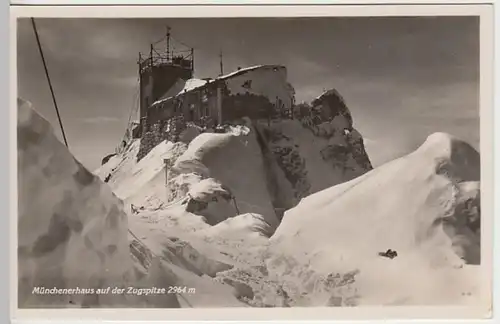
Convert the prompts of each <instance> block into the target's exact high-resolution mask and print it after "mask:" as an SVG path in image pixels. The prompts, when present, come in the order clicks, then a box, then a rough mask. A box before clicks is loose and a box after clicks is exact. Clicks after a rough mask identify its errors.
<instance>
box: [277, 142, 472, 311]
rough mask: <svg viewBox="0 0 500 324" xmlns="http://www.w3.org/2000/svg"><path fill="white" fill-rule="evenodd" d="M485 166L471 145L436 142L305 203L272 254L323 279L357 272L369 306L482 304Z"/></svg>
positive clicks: (280, 232) (284, 226)
mask: <svg viewBox="0 0 500 324" xmlns="http://www.w3.org/2000/svg"><path fill="white" fill-rule="evenodd" d="M479 160H480V159H479V153H478V152H477V151H475V150H474V149H473V148H472V147H471V146H470V145H468V144H467V143H465V142H463V141H460V140H458V139H457V138H454V137H452V136H450V135H447V134H443V133H436V134H433V135H431V136H429V137H428V139H427V140H426V142H425V143H424V144H423V145H422V146H421V147H420V148H419V149H417V150H416V151H415V152H413V153H411V154H409V155H407V156H405V157H402V158H400V159H398V160H395V161H392V162H390V163H387V164H385V165H383V166H381V167H379V168H376V169H374V170H372V171H370V172H368V173H366V174H364V175H363V176H361V177H358V178H356V179H354V180H352V181H349V182H347V183H343V184H340V185H337V186H334V187H332V188H328V189H325V190H323V191H321V192H318V193H316V194H313V195H311V196H309V197H307V198H305V199H303V200H302V201H301V202H300V204H299V205H297V207H295V208H293V209H291V210H289V211H287V212H286V213H285V216H284V219H283V221H282V223H281V224H280V226H279V227H278V229H277V231H276V232H275V234H274V235H273V237H272V238H271V246H272V248H271V250H273V249H274V250H275V251H280V252H281V253H284V255H290V256H294V257H296V258H297V259H299V260H301V262H303V263H305V264H308V265H310V266H312V267H313V268H314V269H316V270H318V271H321V272H323V273H324V274H328V273H331V272H332V271H333V272H340V273H345V272H348V271H352V270H357V276H356V277H357V279H356V280H355V281H356V284H355V285H354V286H355V287H356V289H357V293H358V294H359V295H360V296H361V299H360V303H362V304H371V303H377V304H393V303H394V304H418V303H421V304H427V305H428V304H433V303H436V304H441V303H449V304H460V303H469V302H471V301H470V300H472V301H473V302H474V301H475V302H477V301H478V298H477V295H479V294H480V292H479V291H478V289H479V288H478V284H479V277H480V276H479V273H477V272H476V271H477V269H478V266H477V265H479V263H480V235H479V233H480V232H479V230H478V228H479V219H480V210H479V206H480V204H479V180H480V178H479V173H480V172H479V171H480V164H479ZM387 251H389V252H390V251H393V252H394V251H395V252H396V254H395V255H396V256H395V257H394V256H392V257H393V258H387V257H384V255H386V252H387ZM298 256H300V257H298ZM283 271H284V270H283ZM395 271H397V274H395ZM471 273H472V275H471ZM470 295H475V296H476V298H475V299H474V298H470V297H469V296H470ZM464 296H465V297H464ZM468 299H470V300H469V301H468Z"/></svg>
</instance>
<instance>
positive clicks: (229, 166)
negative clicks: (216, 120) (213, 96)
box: [168, 121, 278, 228]
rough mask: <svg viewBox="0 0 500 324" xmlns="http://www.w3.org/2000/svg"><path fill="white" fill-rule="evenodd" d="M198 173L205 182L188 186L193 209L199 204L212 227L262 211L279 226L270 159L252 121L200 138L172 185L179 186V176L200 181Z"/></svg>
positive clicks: (176, 165) (178, 165)
mask: <svg viewBox="0 0 500 324" xmlns="http://www.w3.org/2000/svg"><path fill="white" fill-rule="evenodd" d="M194 175H198V176H199V177H200V178H199V179H200V180H201V181H202V182H199V183H192V184H190V185H188V186H185V190H188V192H187V194H188V196H189V197H190V202H189V203H188V206H189V205H192V206H195V205H196V206H197V207H196V208H195V211H194V210H193V211H194V212H195V213H196V214H199V215H202V216H204V217H206V218H207V222H208V223H209V224H212V225H213V224H216V223H218V222H220V221H223V220H225V219H227V218H230V217H233V216H236V215H238V214H244V213H256V214H259V215H262V216H263V217H264V219H265V221H266V222H267V223H268V224H269V225H270V226H272V227H274V228H275V227H276V226H277V224H278V219H277V217H276V213H275V210H274V207H273V205H272V198H271V194H270V193H269V190H268V185H267V178H266V169H265V165H264V161H263V159H262V154H261V151H260V147H259V145H258V143H257V139H256V135H255V130H254V129H253V127H252V125H251V123H250V122H249V121H247V125H242V126H235V127H231V129H229V131H228V132H226V133H223V134H215V133H204V134H201V135H199V136H197V137H196V138H195V139H194V140H193V141H192V142H191V143H190V144H189V146H188V148H187V150H186V151H185V152H184V153H183V154H182V155H181V156H180V157H179V158H178V159H176V160H175V162H173V163H172V167H171V170H170V172H169V174H168V177H169V183H175V185H174V186H179V183H181V182H182V181H181V180H180V179H179V178H182V179H184V180H188V179H191V180H195V179H196V177H195V176H194ZM196 187H198V189H196ZM190 191H191V192H190ZM193 191H196V193H194V192H193ZM202 192H204V194H202ZM206 207H209V208H206ZM210 207H211V208H210Z"/></svg>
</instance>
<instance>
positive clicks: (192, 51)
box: [191, 48, 194, 73]
mask: <svg viewBox="0 0 500 324" xmlns="http://www.w3.org/2000/svg"><path fill="white" fill-rule="evenodd" d="M191 72H192V73H194V48H191Z"/></svg>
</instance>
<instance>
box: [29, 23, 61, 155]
mask: <svg viewBox="0 0 500 324" xmlns="http://www.w3.org/2000/svg"><path fill="white" fill-rule="evenodd" d="M31 25H32V27H33V32H34V33H35V38H36V43H37V45H38V50H39V52H40V57H41V59H42V63H43V68H44V70H45V77H46V78H47V82H48V83H49V88H50V94H51V96H52V102H53V103H54V108H55V109H56V114H57V119H58V120H59V127H61V133H62V136H63V140H64V144H65V145H66V147H68V140H67V139H66V133H65V132H64V127H63V124H62V120H61V115H60V114H59V108H58V107H57V101H56V96H55V94H54V88H53V87H52V82H51V80H50V75H49V71H48V69H47V63H46V62H45V56H44V55H43V49H42V44H41V42H40V36H39V35H38V29H37V26H36V23H35V18H33V17H31Z"/></svg>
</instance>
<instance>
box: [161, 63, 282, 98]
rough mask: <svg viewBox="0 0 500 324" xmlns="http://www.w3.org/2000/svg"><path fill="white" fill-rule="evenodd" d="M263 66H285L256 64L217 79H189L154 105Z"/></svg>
mask: <svg viewBox="0 0 500 324" xmlns="http://www.w3.org/2000/svg"><path fill="white" fill-rule="evenodd" d="M263 68H264V69H265V68H277V69H282V68H284V66H283V65H255V66H250V67H247V68H244V69H239V70H237V71H234V72H231V73H229V74H226V75H222V76H219V77H217V78H216V79H189V80H187V81H186V83H185V85H184V87H183V88H182V89H181V90H180V91H179V92H178V93H176V94H175V95H173V96H169V97H167V98H161V99H159V100H157V101H155V102H154V103H153V106H154V105H158V104H160V103H162V102H165V101H168V100H170V99H172V98H174V97H177V96H179V95H181V94H184V93H187V92H190V91H193V90H195V89H198V88H201V87H204V86H206V85H207V84H209V83H213V82H215V81H218V80H227V79H230V78H232V77H235V76H237V75H241V74H244V73H247V72H250V71H254V70H257V69H263Z"/></svg>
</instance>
